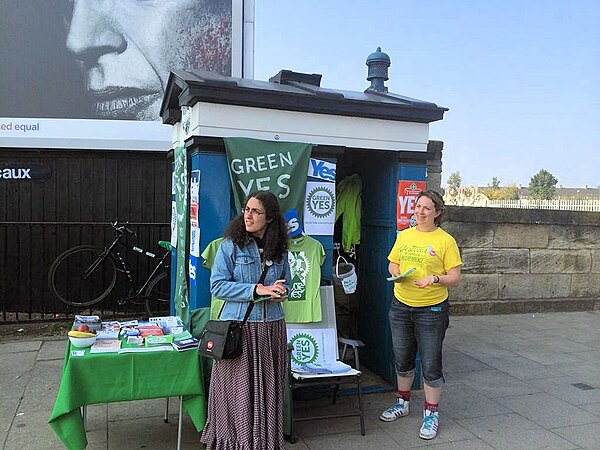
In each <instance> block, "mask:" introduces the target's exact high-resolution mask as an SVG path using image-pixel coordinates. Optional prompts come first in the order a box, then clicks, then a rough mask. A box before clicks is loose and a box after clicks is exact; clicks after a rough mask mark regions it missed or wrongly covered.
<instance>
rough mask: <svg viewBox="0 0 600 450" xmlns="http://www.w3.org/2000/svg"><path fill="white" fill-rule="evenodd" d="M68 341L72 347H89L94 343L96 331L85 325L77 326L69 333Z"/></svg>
mask: <svg viewBox="0 0 600 450" xmlns="http://www.w3.org/2000/svg"><path fill="white" fill-rule="evenodd" d="M68 334H69V341H71V345H72V346H73V347H79V348H84V347H89V346H90V345H92V344H93V343H94V342H96V337H97V336H96V331H95V330H91V329H90V327H88V326H87V325H79V326H78V327H77V328H76V329H75V330H71V331H69V333H68Z"/></svg>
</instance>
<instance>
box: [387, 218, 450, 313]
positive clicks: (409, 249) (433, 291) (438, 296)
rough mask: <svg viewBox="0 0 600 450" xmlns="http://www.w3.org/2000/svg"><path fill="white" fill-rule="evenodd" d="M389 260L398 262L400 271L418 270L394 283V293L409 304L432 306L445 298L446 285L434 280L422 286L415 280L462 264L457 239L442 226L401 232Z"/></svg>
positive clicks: (438, 274)
mask: <svg viewBox="0 0 600 450" xmlns="http://www.w3.org/2000/svg"><path fill="white" fill-rule="evenodd" d="M388 259H389V260H390V262H393V263H396V264H398V265H399V267H400V271H399V273H402V272H405V271H407V270H409V269H411V268H413V267H414V268H415V269H416V270H415V271H414V272H413V273H411V274H409V275H408V276H407V277H406V278H403V279H402V281H400V282H398V283H394V295H395V296H396V298H397V299H398V300H400V301H401V302H402V303H405V304H407V305H408V306H432V305H437V304H438V303H441V302H443V301H444V300H446V298H448V288H446V286H443V285H441V284H438V283H435V284H431V285H430V286H427V287H425V288H419V287H417V286H415V285H414V284H413V283H412V282H413V281H415V280H420V279H422V278H425V277H426V276H428V275H437V276H441V275H445V274H446V273H448V271H449V270H450V269H452V268H453V267H457V266H460V265H462V260H461V259H460V252H459V250H458V245H456V241H455V240H454V238H453V237H452V236H450V235H449V234H448V233H446V232H445V231H444V230H442V229H441V228H439V227H438V228H437V229H436V230H435V231H431V232H422V231H418V230H417V228H416V227H415V228H408V229H406V230H403V231H401V232H400V233H399V234H398V237H397V238H396V242H395V243H394V246H393V247H392V250H391V251H390V254H389V255H388Z"/></svg>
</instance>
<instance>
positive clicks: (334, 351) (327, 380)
mask: <svg viewBox="0 0 600 450" xmlns="http://www.w3.org/2000/svg"><path fill="white" fill-rule="evenodd" d="M321 306H322V320H321V322H312V323H298V324H294V323H288V324H287V328H288V337H292V336H294V335H298V336H299V335H300V334H310V335H312V336H315V338H314V339H315V340H327V342H319V343H320V344H322V345H321V347H323V346H324V347H325V348H321V351H326V352H327V353H328V355H326V356H325V357H326V358H333V360H334V361H338V360H339V345H340V344H342V345H343V346H344V350H343V353H342V356H345V353H346V350H347V349H348V348H350V349H352V350H353V351H354V367H350V368H349V369H348V370H347V371H345V372H341V373H306V372H305V371H303V370H294V368H293V366H295V364H294V365H293V364H292V359H293V358H294V355H293V352H294V351H295V349H294V348H292V346H290V376H289V388H290V395H289V402H290V405H289V407H288V410H289V412H290V421H289V422H290V424H289V439H290V441H291V442H295V440H296V436H295V434H294V427H295V422H299V421H304V420H320V419H329V418H337V417H353V416H358V417H359V419H360V432H361V434H362V435H363V436H364V435H365V421H364V411H363V402H362V385H361V382H362V378H361V376H362V372H361V371H360V364H359V358H358V347H361V346H363V345H364V344H363V343H362V342H361V341H358V340H355V339H348V338H339V340H338V334H337V323H336V316H335V299H334V296H333V286H322V287H321ZM330 330H333V331H330ZM293 344H294V343H293V342H292V343H291V345H293ZM309 352H310V350H309ZM340 384H355V385H356V394H357V396H358V408H357V409H352V410H344V411H340V412H336V413H332V414H326V415H311V416H302V417H296V414H295V413H294V404H293V393H294V391H296V390H299V389H302V388H306V387H309V386H324V385H330V386H331V385H335V388H334V393H333V403H334V404H335V402H336V400H337V394H338V390H339V386H340Z"/></svg>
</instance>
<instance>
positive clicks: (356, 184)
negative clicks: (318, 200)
mask: <svg viewBox="0 0 600 450" xmlns="http://www.w3.org/2000/svg"><path fill="white" fill-rule="evenodd" d="M361 194H362V181H361V179H360V177H359V176H358V175H356V174H354V175H350V176H348V177H346V178H344V179H343V180H342V181H340V182H339V183H338V185H337V189H336V197H337V198H336V210H335V220H337V219H338V218H339V217H340V216H343V217H342V248H343V249H344V251H345V252H349V251H350V249H351V247H352V245H354V244H360V215H361Z"/></svg>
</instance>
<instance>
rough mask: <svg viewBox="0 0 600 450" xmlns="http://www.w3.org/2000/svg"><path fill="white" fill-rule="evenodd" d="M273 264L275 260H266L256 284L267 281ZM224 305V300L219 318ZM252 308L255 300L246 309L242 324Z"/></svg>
mask: <svg viewBox="0 0 600 450" xmlns="http://www.w3.org/2000/svg"><path fill="white" fill-rule="evenodd" d="M272 265H273V261H271V260H267V261H265V263H264V265H263V271H262V273H261V274H260V278H259V279H258V281H257V283H256V284H261V283H263V282H264V281H265V278H266V276H267V272H268V271H269V267H271V266H272ZM224 307H225V303H224V302H223V304H222V305H221V310H220V311H219V315H218V317H219V318H221V313H222V312H223V308H224ZM252 308H254V302H253V301H250V304H249V305H248V308H247V309H246V314H244V320H242V324H244V323H246V321H247V320H248V317H250V313H251V312H252Z"/></svg>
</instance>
